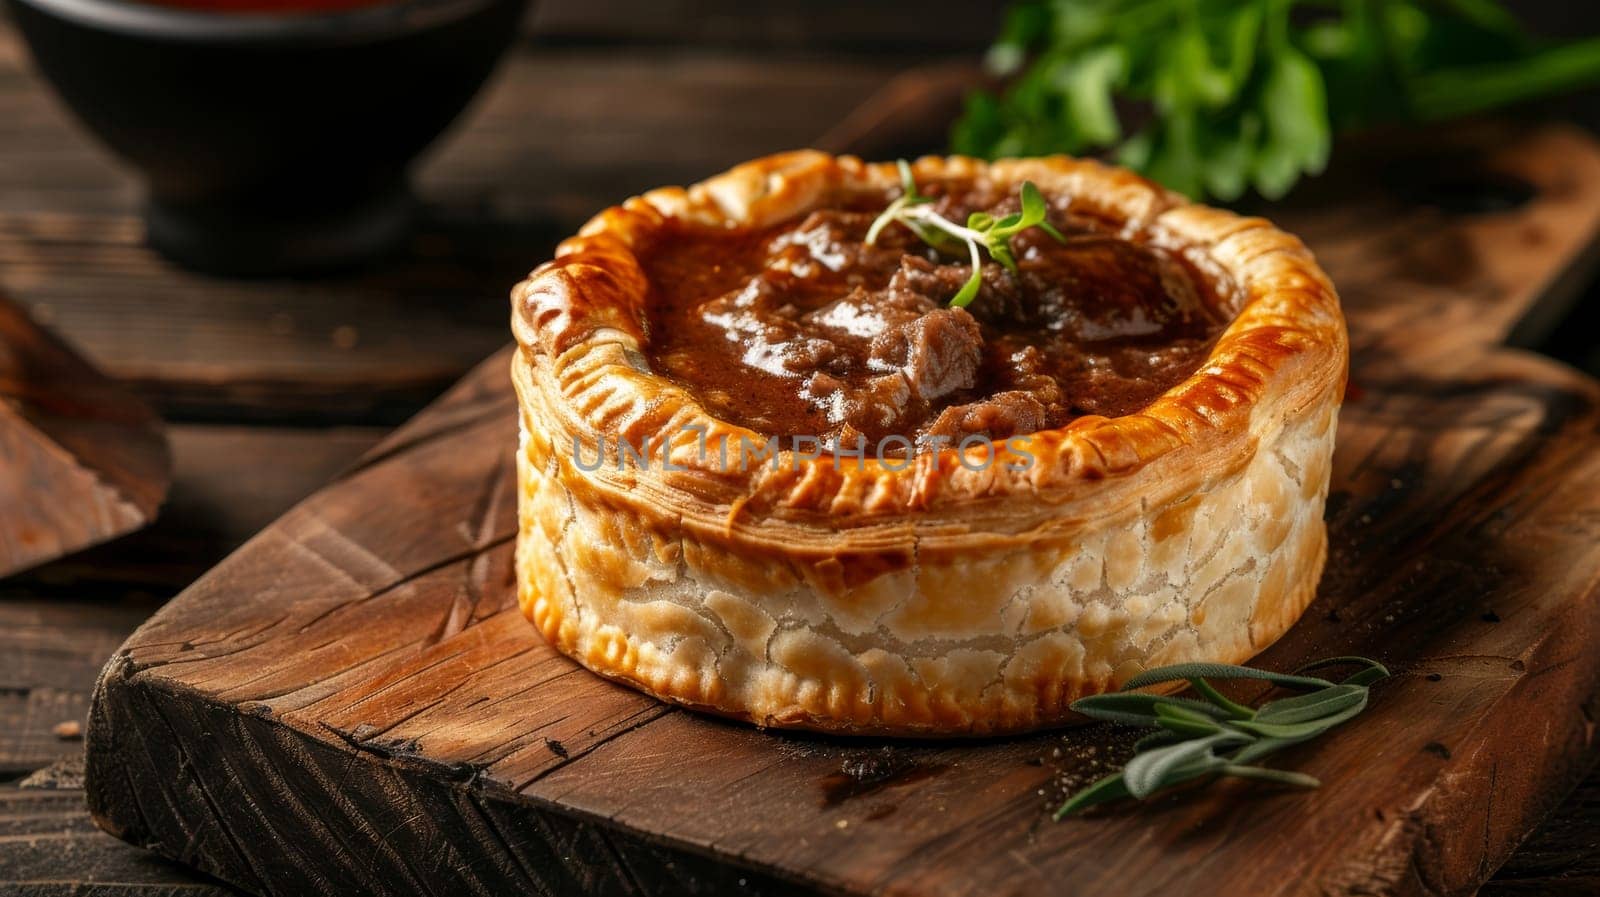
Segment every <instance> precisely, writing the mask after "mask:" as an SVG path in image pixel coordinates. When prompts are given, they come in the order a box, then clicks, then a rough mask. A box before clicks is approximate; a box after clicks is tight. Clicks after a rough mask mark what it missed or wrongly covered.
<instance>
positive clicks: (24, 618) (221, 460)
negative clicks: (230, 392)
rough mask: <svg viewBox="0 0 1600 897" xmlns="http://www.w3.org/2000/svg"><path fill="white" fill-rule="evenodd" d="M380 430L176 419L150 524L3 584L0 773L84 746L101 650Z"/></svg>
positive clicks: (349, 459)
mask: <svg viewBox="0 0 1600 897" xmlns="http://www.w3.org/2000/svg"><path fill="white" fill-rule="evenodd" d="M379 436H380V433H379V432H378V431H374V430H369V429H361V428H344V429H338V430H285V429H275V428H263V427H255V428H245V427H220V426H201V425H193V424H188V425H180V426H177V427H174V428H173V430H172V432H171V437H172V448H173V460H174V471H175V478H174V484H173V489H172V494H171V498H170V501H169V502H168V504H167V506H166V509H165V511H164V515H163V517H162V519H161V520H160V521H159V522H158V523H157V524H156V525H154V526H152V527H150V528H149V529H147V530H145V531H143V532H141V533H137V534H135V535H133V536H130V537H128V538H126V539H123V540H121V541H119V542H116V543H113V544H110V545H105V546H102V547H100V548H97V549H93V550H90V551H87V552H83V553H80V554H78V555H74V556H73V557H70V558H66V559H64V560H61V561H57V562H55V563H52V564H47V565H45V566H43V567H40V568H38V569H36V570H34V571H31V572H30V573H28V574H26V575H23V576H20V577H13V578H12V579H10V580H7V581H5V582H4V583H3V584H0V657H5V658H7V662H6V663H4V664H0V779H3V778H5V777H8V776H15V775H20V774H22V773H26V772H30V771H32V770H34V769H37V768H39V767H41V766H44V765H45V764H47V763H50V762H52V761H54V760H57V759H60V758H63V757H69V756H76V755H80V754H81V753H82V750H83V743H82V740H81V737H80V738H77V739H72V738H62V737H60V736H59V735H58V734H57V733H56V732H55V731H54V730H55V728H56V727H57V725H59V724H63V723H75V724H81V723H82V722H83V721H84V720H85V718H86V716H87V712H88V708H89V695H90V692H91V691H92V689H93V687H94V680H95V676H96V674H97V673H98V672H99V670H100V668H101V667H102V666H104V665H105V662H106V659H107V658H108V657H110V656H111V654H112V652H113V651H114V650H115V649H116V647H117V646H118V645H119V644H121V643H122V641H123V640H124V639H126V638H127V637H128V634H129V633H131V632H132V631H133V630H134V628H135V627H137V626H138V625H139V623H141V622H142V621H144V619H145V618H147V617H148V616H149V615H150V614H151V613H152V612H153V611H154V610H155V609H156V608H158V607H159V606H160V604H161V602H162V601H164V600H165V599H167V598H168V597H170V596H171V595H172V594H173V593H175V592H176V591H177V590H178V589H180V588H182V587H183V586H185V585H187V584H188V583H190V582H192V581H193V580H194V579H195V577H197V576H199V575H200V573H201V572H203V571H204V569H205V568H206V567H209V566H210V565H211V564H213V563H215V562H216V561H217V560H218V559H219V558H221V557H222V556H223V555H225V554H227V552H229V551H231V550H233V549H234V548H237V547H238V546H239V545H240V544H242V543H243V542H244V541H245V540H246V539H247V538H249V537H250V536H251V535H253V534H254V533H255V532H256V531H257V530H259V529H260V528H261V527H262V526H264V525H266V524H267V523H268V522H270V521H271V520H272V518H274V517H276V516H278V515H279V514H281V513H283V512H284V511H285V510H287V509H288V508H289V507H290V506H291V505H293V504H294V503H295V502H297V501H299V500H300V499H301V498H303V497H305V496H306V495H309V494H310V493H311V492H312V491H313V490H315V489H316V488H317V487H318V486H320V485H321V484H323V483H325V482H327V481H328V480H329V479H331V478H332V477H334V476H335V475H336V474H338V473H339V472H340V471H341V470H343V469H345V468H347V467H349V466H350V465H351V464H352V463H353V462H354V461H355V460H356V459H357V457H358V456H360V455H361V454H362V453H363V452H365V451H367V450H368V449H369V448H370V447H371V446H372V445H373V444H374V443H376V442H377V441H378V438H379Z"/></svg>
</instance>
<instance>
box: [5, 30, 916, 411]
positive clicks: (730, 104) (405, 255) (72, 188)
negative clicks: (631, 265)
mask: <svg viewBox="0 0 1600 897" xmlns="http://www.w3.org/2000/svg"><path fill="white" fill-rule="evenodd" d="M567 8H568V9H569V10H572V8H573V5H572V4H568V6H567ZM651 8H652V13H651V14H652V15H653V14H654V11H655V6H654V5H653V4H652V5H651ZM665 8H666V7H665V6H663V7H662V9H663V10H664V9H665ZM729 8H731V5H730V7H729ZM550 12H551V14H552V15H557V16H561V15H565V14H564V13H562V11H561V9H560V8H553V9H551V10H550ZM580 12H581V10H580ZM577 18H578V19H579V20H582V19H584V16H582V15H579V16H578V17H577ZM646 18H648V16H646ZM568 19H569V20H570V19H571V17H570V16H568ZM587 21H590V22H593V21H596V20H595V19H594V18H592V17H590V18H588V19H587ZM774 27H778V28H779V30H781V26H774ZM906 64H907V63H906V57H903V56H900V57H889V58H883V57H875V56H873V57H869V56H863V55H853V56H843V57H841V56H837V55H827V54H821V53H814V52H813V53H802V52H792V51H791V52H788V53H787V54H786V55H785V56H783V57H782V58H781V60H779V59H774V58H773V57H771V56H764V55H757V54H752V53H750V52H748V51H742V52H741V51H735V50H724V49H708V48H703V47H702V48H693V49H686V48H682V47H675V46H671V45H667V44H661V45H647V46H638V47H634V48H632V49H630V50H629V51H627V52H609V51H599V52H597V51H595V50H591V49H585V48H581V47H556V46H543V45H535V44H531V43H529V44H524V45H520V46H518V47H517V48H515V49H514V50H513V51H512V52H511V54H510V55H509V56H508V58H507V59H506V61H505V63H504V64H503V65H502V67H501V68H500V70H499V71H498V73H497V74H496V75H495V76H494V78H493V79H492V80H491V82H490V84H489V86H488V88H487V89H486V90H485V92H484V95H483V96H482V97H480V98H479V100H478V101H477V102H476V103H475V104H474V106H473V107H472V108H471V109H470V110H469V111H468V113H467V114H466V116H465V117H464V119H463V121H462V122H461V124H460V125H459V126H457V127H456V128H455V129H453V130H452V132H451V134H450V135H447V137H446V139H445V140H444V141H442V142H441V144H440V145H439V146H438V147H436V148H435V149H434V150H433V151H431V152H430V154H429V156H428V157H427V159H426V160H425V161H424V164H423V165H422V166H421V168H420V170H419V172H418V185H417V189H418V192H419V194H420V197H421V199H422V201H423V204H424V209H423V221H422V223H421V226H420V227H419V229H418V230H417V232H416V233H415V234H414V236H413V238H412V239H411V241H410V243H409V244H408V245H407V246H406V247H405V248H404V249H403V250H402V251H401V252H400V253H399V254H398V255H397V257H396V258H394V259H391V260H389V261H388V262H387V263H386V264H385V265H383V266H382V267H381V268H380V269H378V270H375V271H367V272H356V273H352V274H347V275H343V276H334V277H325V278H319V279H314V280H282V279H266V280H256V281H227V280H218V279H215V278H209V277H203V276H198V275H194V274H190V273H187V272H184V271H181V270H178V269H176V268H174V267H173V266H171V265H170V264H168V263H166V262H164V261H163V260H161V259H160V258H159V257H157V256H156V255H154V254H153V253H152V252H151V251H150V250H148V249H147V248H145V247H144V246H143V245H142V243H143V230H142V226H141V225H140V223H139V219H138V215H137V213H138V203H139V190H138V186H137V184H136V183H135V181H134V180H133V178H132V176H131V174H130V173H129V172H128V171H126V170H125V169H122V168H120V167H119V166H117V165H116V164H115V163H114V161H113V160H112V159H110V158H109V157H108V155H107V153H106V152H105V151H104V150H102V149H101V148H100V147H99V146H97V145H95V144H94V143H93V142H92V141H90V140H88V139H86V137H85V135H84V134H83V133H82V132H81V131H79V130H78V129H77V128H76V127H75V126H74V125H73V124H72V123H71V121H70V120H69V119H68V117H67V115H66V113H65V111H64V110H63V109H62V108H61V107H60V105H59V104H58V102H57V101H56V99H55V98H54V97H53V96H52V95H51V94H50V92H49V91H48V90H47V89H46V88H45V87H44V85H43V84H42V83H40V82H39V81H38V80H36V79H35V77H34V76H33V74H32V73H31V72H30V71H29V63H28V60H27V56H26V51H25V50H24V49H23V48H22V47H21V46H20V43H19V40H18V38H17V37H16V35H15V34H14V33H12V32H11V31H10V30H9V29H0V288H3V289H4V290H5V291H7V292H9V293H10V295H12V296H13V297H14V298H15V299H16V300H17V301H18V302H19V304H21V305H22V306H23V307H25V308H27V309H28V310H29V311H30V312H31V313H32V314H33V315H34V316H35V317H37V318H38V319H39V320H41V321H43V322H45V323H48V324H49V325H51V326H53V327H55V328H57V329H58V330H60V332H62V333H64V334H68V335H69V336H70V337H71V339H72V341H73V344H74V345H75V347H76V348H77V349H78V350H79V351H81V352H82V353H84V354H85V355H86V356H87V357H90V358H92V359H93V360H94V361H95V363H96V364H97V365H99V366H100V367H101V368H102V369H103V370H105V371H106V372H107V373H109V374H111V375H112V376H114V377H116V378H118V379H119V380H122V381H123V382H125V383H126V384H128V385H129V386H130V387H132V388H133V389H135V390H136V391H137V392H138V393H139V394H140V395H142V396H144V397H145V398H146V399H147V400H148V401H149V402H150V403H151V404H152V405H154V406H155V407H156V409H157V410H158V411H160V413H161V414H162V415H163V416H164V417H165V418H167V419H168V420H173V421H189V422H227V423H236V424H237V423H266V424H289V425H325V424H334V423H338V424H368V425H387V426H393V425H395V424H398V423H400V422H402V421H404V420H405V419H406V418H408V417H410V416H411V415H412V414H414V413H415V412H416V411H417V410H418V409H419V408H421V407H422V406H423V405H424V404H426V403H427V402H428V401H430V400H432V399H433V398H435V397H437V396H438V395H439V394H440V393H441V392H443V391H444V389H446V388H447V387H448V386H449V385H450V384H451V383H454V382H455V381H456V380H458V379H460V377H461V376H462V375H463V374H464V373H466V371H467V370H468V369H469V368H470V367H471V366H472V365H473V364H475V363H477V362H478V361H480V360H482V359H483V357H484V356H486V355H488V354H489V353H490V352H493V351H494V350H495V349H497V348H499V347H500V346H501V345H503V344H504V343H505V342H506V338H507V337H506V324H505V320H506V299H505V297H506V294H507V292H508V291H509V285H510V284H513V283H515V282H517V281H518V280H520V279H521V278H522V277H523V276H524V275H525V274H526V273H527V271H528V270H529V268H531V267H532V266H533V265H534V264H535V263H536V262H538V261H539V260H540V259H542V258H545V257H547V256H548V255H549V253H550V251H551V249H552V248H553V247H554V245H555V242H556V241H557V240H558V239H559V238H561V237H563V236H565V235H566V234H568V233H570V232H572V231H573V230H575V229H576V227H577V226H578V225H579V224H581V223H582V221H583V219H584V218H587V217H588V215H590V214H591V213H593V212H594V211H595V210H596V209H598V208H600V207H602V206H604V205H607V204H610V203H612V202H615V201H618V200H620V199H622V198H624V197H626V196H628V195H630V194H632V193H636V192H639V191H641V190H644V189H648V188H650V187H654V186H658V185H660V184H668V183H688V182H691V181H694V180H698V179H699V178H701V177H703V176H705V175H706V174H707V173H708V172H711V171H716V170H719V169H721V168H725V167H727V166H729V165H732V164H734V163H736V162H739V161H742V160H743V159H746V158H750V157H752V156H756V155H762V154H765V153H769V152H774V151H777V150H783V149H792V148H794V147H796V146H801V145H804V144H806V143H808V142H810V141H811V140H812V139H813V138H814V137H815V136H816V135H817V134H818V133H820V132H821V131H822V130H823V129H824V128H825V127H826V126H827V124H828V123H831V122H834V121H837V120H838V119H840V118H842V117H843V116H844V115H845V114H846V113H847V112H849V111H850V110H851V109H852V108H854V107H855V106H856V105H857V104H858V103H859V102H860V101H861V99H862V97H863V96H864V95H866V94H868V93H870V92H872V91H873V90H875V89H876V88H877V87H878V86H879V85H881V84H882V83H883V81H885V80H886V79H888V78H889V77H891V76H892V75H893V74H894V72H895V71H896V70H898V69H899V68H903V67H904V66H905V65H906ZM555 88H559V89H555ZM773 109H785V110H791V112H790V113H788V114H784V115H772V114H770V112H771V110H773ZM596 110H604V115H597V114H596Z"/></svg>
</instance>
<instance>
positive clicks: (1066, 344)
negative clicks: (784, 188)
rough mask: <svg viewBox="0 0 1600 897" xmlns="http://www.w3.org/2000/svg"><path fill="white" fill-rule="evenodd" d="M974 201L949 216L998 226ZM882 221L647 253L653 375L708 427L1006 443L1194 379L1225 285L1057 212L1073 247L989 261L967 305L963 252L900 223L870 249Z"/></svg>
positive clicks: (1036, 239)
mask: <svg viewBox="0 0 1600 897" xmlns="http://www.w3.org/2000/svg"><path fill="white" fill-rule="evenodd" d="M983 192H984V191H976V190H974V191H968V192H967V193H965V194H962V193H957V194H956V195H949V194H948V193H947V194H946V195H944V196H942V197H941V198H940V199H939V206H938V208H939V210H940V211H941V213H943V214H945V216H946V217H948V218H950V219H951V220H955V221H963V220H965V218H966V215H967V214H968V213H969V212H971V211H974V210H978V209H983V210H987V211H990V212H991V213H993V214H994V215H996V216H997V217H998V216H1001V215H1004V214H1007V213H1008V212H1009V211H1011V210H1013V209H1015V208H1016V205H1015V200H1011V199H1006V200H1000V201H992V197H989V196H985V195H983ZM874 217H876V210H873V209H867V210H848V209H827V210H821V211H816V212H812V213H811V214H810V215H807V216H806V217H805V218H803V219H801V220H799V221H795V222H791V223H790V224H787V225H783V226H779V227H776V228H772V229H769V230H764V231H759V232H756V231H748V230H745V231H739V230H733V231H713V230H709V229H705V228H695V227H692V226H688V225H680V226H678V227H676V228H674V229H673V230H672V231H670V232H669V233H668V234H667V235H665V236H664V237H662V238H661V239H659V240H658V241H657V242H656V244H655V245H653V246H649V247H646V248H645V249H644V251H643V252H642V253H641V261H642V263H643V264H644V267H645V272H646V274H647V276H648V278H649V281H650V283H651V284H652V289H653V295H652V296H651V297H650V318H649V347H648V349H649V353H650V356H651V364H652V365H653V366H654V368H655V369H656V370H657V371H659V372H660V373H662V374H665V375H666V376H668V377H670V378H672V379H673V380H676V381H677V382H679V383H681V384H682V385H684V386H685V387H687V388H688V389H689V390H690V391H691V392H693V393H694V394H695V395H696V397H697V398H698V399H699V400H700V401H701V402H702V403H703V404H704V405H705V406H706V407H707V410H709V411H710V412H711V413H712V414H714V415H716V416H718V417H720V418H723V419H725V420H729V421H732V422H734V423H737V424H740V425H743V426H747V427H749V428H751V429H752V430H755V431H757V432H759V433H764V434H769V435H777V436H814V437H817V438H819V439H821V440H823V441H825V442H831V441H832V440H834V439H839V440H841V441H843V442H845V443H854V442H855V441H856V440H857V438H858V437H862V436H864V437H865V438H866V439H867V440H870V441H873V442H876V441H878V440H880V439H882V438H884V437H886V436H891V435H895V436H904V437H906V438H908V439H911V440H913V441H926V439H927V437H930V436H944V437H948V438H951V439H954V440H959V439H960V438H962V437H964V436H967V435H971V434H981V435H984V436H987V437H989V438H991V439H1003V438H1005V437H1008V436H1013V435H1023V434H1027V433H1031V432H1035V431H1038V430H1042V429H1050V428H1055V427H1060V426H1063V425H1065V424H1067V423H1068V422H1070V421H1071V420H1072V419H1074V418H1077V417H1081V416H1083V415H1089V414H1098V415H1106V416H1117V415H1122V414H1128V413H1130V412H1133V411H1137V410H1138V409H1140V408H1142V407H1144V406H1145V405H1148V404H1149V403H1150V402H1151V401H1152V400H1154V399H1155V398H1156V397H1157V396H1159V395H1160V394H1161V393H1162V392H1165V391H1166V390H1167V389H1169V388H1171V387H1172V386H1174V385H1175V384H1177V383H1178V382H1179V381H1181V380H1182V379H1184V378H1185V377H1187V376H1188V375H1189V374H1191V373H1193V372H1194V370H1195V369H1196V368H1198V367H1199V365H1200V363H1201V362H1202V361H1203V360H1204V359H1205V356H1206V354H1207V352H1208V350H1209V349H1210V347H1211V345H1212V343H1213V342H1214V341H1215V339H1216V336H1217V334H1218V333H1219V332H1220V331H1221V329H1222V327H1223V325H1224V324H1225V316H1224V314H1223V312H1222V311H1221V309H1220V306H1221V304H1222V303H1220V302H1219V301H1218V300H1217V298H1216V297H1217V295H1219V288H1218V287H1219V285H1218V284H1217V282H1216V281H1215V279H1214V278H1211V277H1208V276H1206V275H1203V274H1202V273H1201V272H1200V271H1199V270H1198V269H1197V268H1196V267H1195V266H1194V264H1192V263H1191V262H1190V261H1189V260H1188V259H1185V258H1184V257H1183V256H1181V255H1179V254H1177V253H1174V252H1170V251H1168V250H1165V249H1161V248H1156V247H1151V246H1147V245H1143V244H1140V243H1135V242H1131V241H1129V240H1126V239H1123V238H1121V237H1119V236H1116V235H1115V234H1113V233H1111V232H1110V231H1108V230H1107V229H1105V228H1104V227H1103V226H1101V225H1098V224H1096V223H1094V222H1090V221H1087V220H1082V219H1077V218H1074V217H1071V216H1068V215H1065V214H1062V213H1060V211H1059V210H1053V211H1052V212H1051V215H1050V220H1051V222H1052V223H1053V224H1055V225H1056V227H1057V228H1059V229H1060V230H1061V231H1062V232H1064V233H1065V234H1066V236H1067V240H1066V242H1065V243H1059V242H1057V241H1056V240H1054V239H1053V238H1051V237H1050V236H1048V235H1047V234H1045V233H1043V232H1041V231H1039V230H1037V229H1034V230H1027V231H1024V232H1022V233H1021V234H1019V235H1017V236H1016V237H1015V238H1014V240H1013V243H1012V247H1013V249H1014V252H1015V256H1016V260H1017V267H1018V273H1017V274H1012V273H1011V272H1009V271H1007V270H1006V269H1005V268H1003V267H1001V266H1000V265H999V264H997V263H994V262H992V261H989V260H988V259H987V257H985V264H984V266H983V286H982V288H981V289H980V290H979V293H978V296H977V298H976V299H975V300H974V301H973V302H972V303H971V304H970V305H969V306H968V307H967V308H965V309H959V308H950V307H948V302H949V300H950V298H951V297H952V296H954V295H955V294H956V292H957V291H958V290H960V289H961V287H962V284H963V283H965V282H966V280H967V279H968V277H969V275H970V272H971V269H970V268H969V267H968V264H969V263H968V260H967V258H966V256H964V255H963V256H961V257H959V258H958V257H955V256H944V255H941V254H940V253H938V252H936V251H934V250H933V249H932V248H930V247H929V246H927V245H926V244H925V243H923V242H922V241H921V240H919V239H917V238H916V237H915V236H914V235H913V234H911V233H910V231H909V230H907V229H906V228H905V227H903V226H901V225H899V224H893V225H890V226H889V227H888V228H886V229H885V230H884V231H883V232H882V234H880V235H879V238H878V241H877V244H876V245H871V246H869V245H866V244H865V242H864V238H865V236H866V232H867V229H868V227H869V226H870V225H871V223H872V221H873V219H874Z"/></svg>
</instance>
